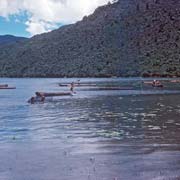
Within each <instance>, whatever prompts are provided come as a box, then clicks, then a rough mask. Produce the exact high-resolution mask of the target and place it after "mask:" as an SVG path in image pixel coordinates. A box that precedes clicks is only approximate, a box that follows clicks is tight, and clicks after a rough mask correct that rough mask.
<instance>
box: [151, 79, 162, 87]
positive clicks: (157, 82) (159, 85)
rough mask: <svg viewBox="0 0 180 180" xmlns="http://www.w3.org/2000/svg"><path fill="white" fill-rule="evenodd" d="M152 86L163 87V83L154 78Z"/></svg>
mask: <svg viewBox="0 0 180 180" xmlns="http://www.w3.org/2000/svg"><path fill="white" fill-rule="evenodd" d="M152 86H153V87H163V85H162V83H161V82H160V81H158V80H153V82H152Z"/></svg>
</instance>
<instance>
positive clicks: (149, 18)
mask: <svg viewBox="0 0 180 180" xmlns="http://www.w3.org/2000/svg"><path fill="white" fill-rule="evenodd" d="M179 17H180V1H178V0H119V1H118V2H117V3H114V4H109V5H106V6H103V7H99V8H98V9H96V10H95V12H94V14H92V15H90V16H88V17H84V18H83V20H82V21H80V22H77V23H76V24H73V25H68V26H64V27H61V28H59V29H58V30H55V31H52V32H50V33H46V34H42V35H38V36H35V37H33V38H31V39H29V40H28V41H25V42H21V43H19V44H18V45H9V46H6V47H5V48H1V50H0V76H19V77H20V76H23V77H26V76H29V77H34V76H40V77H47V76H49V77H63V76H67V77H72V76H81V77H87V76H143V75H144V76H149V75H161V76H167V75H170V76H173V75H176V76H180V65H179V62H180V48H179V47H180V18H179Z"/></svg>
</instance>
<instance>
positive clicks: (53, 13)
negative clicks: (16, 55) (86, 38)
mask: <svg viewBox="0 0 180 180" xmlns="http://www.w3.org/2000/svg"><path fill="white" fill-rule="evenodd" d="M109 1H110V0H0V35H5V34H12V35H15V36H25V37H31V36H34V35H36V34H41V33H44V32H49V31H51V30H53V29H57V28H58V27H60V26H62V25H65V24H71V23H75V22H76V21H78V20H81V19H82V18H83V17H84V16H85V15H89V14H92V13H93V12H94V10H95V9H96V8H97V7H98V6H101V5H104V4H107V3H108V2H109Z"/></svg>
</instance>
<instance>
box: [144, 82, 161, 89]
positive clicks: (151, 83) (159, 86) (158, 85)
mask: <svg viewBox="0 0 180 180" xmlns="http://www.w3.org/2000/svg"><path fill="white" fill-rule="evenodd" d="M144 84H149V85H152V86H153V87H158V88H163V87H164V86H163V85H162V84H157V85H155V84H153V82H152V81H145V82H144Z"/></svg>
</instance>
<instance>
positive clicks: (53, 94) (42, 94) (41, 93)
mask: <svg viewBox="0 0 180 180" xmlns="http://www.w3.org/2000/svg"><path fill="white" fill-rule="evenodd" d="M35 94H36V96H38V97H54V96H72V95H73V93H71V92H58V93H47V92H36V93H35Z"/></svg>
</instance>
